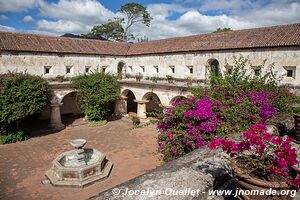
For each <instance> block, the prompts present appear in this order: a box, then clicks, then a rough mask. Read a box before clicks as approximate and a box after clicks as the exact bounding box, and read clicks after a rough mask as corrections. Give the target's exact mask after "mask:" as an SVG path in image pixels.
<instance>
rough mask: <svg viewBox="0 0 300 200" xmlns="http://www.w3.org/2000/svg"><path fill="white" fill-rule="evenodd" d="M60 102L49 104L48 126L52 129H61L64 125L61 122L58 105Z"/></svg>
mask: <svg viewBox="0 0 300 200" xmlns="http://www.w3.org/2000/svg"><path fill="white" fill-rule="evenodd" d="M61 105H62V103H55V104H51V105H50V106H51V117H50V125H49V126H50V127H51V128H53V129H63V128H65V125H64V124H63V123H62V122H61V116H60V106H61Z"/></svg>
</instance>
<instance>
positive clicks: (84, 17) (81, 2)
mask: <svg viewBox="0 0 300 200" xmlns="http://www.w3.org/2000/svg"><path fill="white" fill-rule="evenodd" d="M40 13H41V15H42V16H46V17H48V18H52V19H54V20H51V21H50V20H45V19H43V20H39V21H38V22H37V26H38V29H39V30H41V31H53V32H55V33H67V32H70V33H76V34H80V33H86V32H88V31H89V30H90V29H91V28H92V27H93V26H94V25H97V24H101V23H105V22H107V20H108V19H110V18H112V17H114V13H113V12H111V11H110V10H108V9H106V8H105V7H104V6H102V4H101V3H100V2H98V1H96V0H59V1H58V2H57V3H47V2H45V1H40Z"/></svg>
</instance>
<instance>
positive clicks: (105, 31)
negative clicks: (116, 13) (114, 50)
mask: <svg viewBox="0 0 300 200" xmlns="http://www.w3.org/2000/svg"><path fill="white" fill-rule="evenodd" d="M122 21H123V19H121V18H114V19H110V20H109V21H108V22H107V23H105V24H101V25H97V26H94V27H93V28H92V30H91V31H90V32H88V33H87V34H83V35H82V37H85V38H93V39H103V38H104V39H106V40H111V41H123V33H124V29H123V27H122Z"/></svg>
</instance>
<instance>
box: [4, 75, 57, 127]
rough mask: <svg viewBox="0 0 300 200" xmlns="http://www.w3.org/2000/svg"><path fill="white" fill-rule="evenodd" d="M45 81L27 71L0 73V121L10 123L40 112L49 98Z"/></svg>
mask: <svg viewBox="0 0 300 200" xmlns="http://www.w3.org/2000/svg"><path fill="white" fill-rule="evenodd" d="M50 94H51V93H50V90H49V85H48V83H47V81H46V80H45V79H43V78H41V77H39V76H33V75H29V74H27V73H8V74H1V75H0V105H1V107H0V123H7V124H9V123H11V122H15V121H17V120H20V119H23V118H25V117H28V116H30V115H33V114H35V113H38V112H41V111H42V110H43V108H44V106H45V105H46V104H47V102H48V101H49V98H50V96H51V95H50Z"/></svg>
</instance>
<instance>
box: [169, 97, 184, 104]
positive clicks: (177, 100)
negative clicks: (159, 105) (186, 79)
mask: <svg viewBox="0 0 300 200" xmlns="http://www.w3.org/2000/svg"><path fill="white" fill-rule="evenodd" d="M183 100H187V98H186V97H184V96H175V97H173V98H172V99H171V101H170V105H172V104H174V103H177V102H179V101H183Z"/></svg>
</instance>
